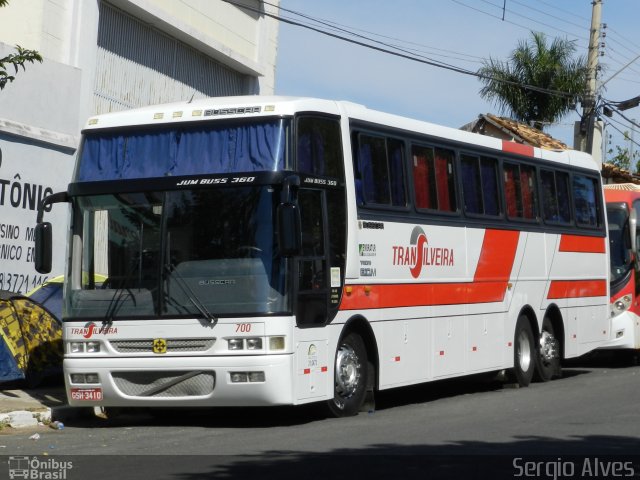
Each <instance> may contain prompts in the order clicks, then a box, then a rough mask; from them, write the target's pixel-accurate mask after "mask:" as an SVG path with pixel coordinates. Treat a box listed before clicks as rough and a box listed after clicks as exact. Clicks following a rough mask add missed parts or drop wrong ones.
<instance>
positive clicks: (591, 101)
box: [576, 0, 602, 153]
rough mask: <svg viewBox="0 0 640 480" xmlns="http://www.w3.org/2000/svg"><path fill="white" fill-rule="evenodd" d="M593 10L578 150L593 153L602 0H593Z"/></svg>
mask: <svg viewBox="0 0 640 480" xmlns="http://www.w3.org/2000/svg"><path fill="white" fill-rule="evenodd" d="M591 5H592V6H593V8H592V10H591V31H590V35H589V55H588V57H587V70H588V72H587V91H586V94H585V97H584V98H583V99H582V120H581V122H580V131H579V135H578V139H579V144H578V145H576V147H577V148H578V150H581V151H583V152H588V153H592V149H593V130H594V127H595V120H596V79H597V74H598V57H599V55H600V51H599V46H600V20H601V18H602V0H593V1H592V2H591Z"/></svg>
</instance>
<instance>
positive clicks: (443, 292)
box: [340, 230, 520, 310]
mask: <svg viewBox="0 0 640 480" xmlns="http://www.w3.org/2000/svg"><path fill="white" fill-rule="evenodd" d="M519 236H520V233H519V232H517V231H511V230H486V231H485V235H484V240H483V242H482V250H481V252H480V258H479V259H478V266H477V267H476V273H475V276H474V278H473V282H460V283H402V284H382V285H350V286H348V287H345V289H346V288H348V289H349V290H350V292H347V291H345V292H344V293H343V295H342V302H341V305H340V309H341V310H361V309H370V308H394V307H417V306H435V305H464V304H475V303H492V302H501V301H502V300H504V296H505V293H506V289H507V282H508V280H509V276H510V275H511V270H512V269H513V262H514V260H515V256H516V250H517V248H518V239H519Z"/></svg>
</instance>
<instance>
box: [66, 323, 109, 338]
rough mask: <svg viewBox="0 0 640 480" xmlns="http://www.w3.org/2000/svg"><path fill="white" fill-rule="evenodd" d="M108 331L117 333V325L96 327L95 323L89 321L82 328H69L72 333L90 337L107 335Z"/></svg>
mask: <svg viewBox="0 0 640 480" xmlns="http://www.w3.org/2000/svg"><path fill="white" fill-rule="evenodd" d="M108 333H118V327H111V326H105V327H98V326H97V325H96V324H95V323H93V322H89V323H87V324H86V325H85V326H84V327H82V328H77V327H74V328H72V329H71V334H72V335H82V336H83V337H84V338H91V337H92V336H93V335H100V334H102V335H107V334H108Z"/></svg>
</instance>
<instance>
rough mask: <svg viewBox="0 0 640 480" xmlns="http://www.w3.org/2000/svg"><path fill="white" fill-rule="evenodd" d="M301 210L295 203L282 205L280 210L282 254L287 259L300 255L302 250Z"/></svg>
mask: <svg viewBox="0 0 640 480" xmlns="http://www.w3.org/2000/svg"><path fill="white" fill-rule="evenodd" d="M301 232H302V229H301V221H300V209H299V208H298V206H297V205H296V204H294V203H282V204H280V208H279V209H278V237H279V240H280V245H279V246H280V253H281V254H282V255H283V256H285V257H292V256H294V255H298V254H300V250H301V248H302V233H301Z"/></svg>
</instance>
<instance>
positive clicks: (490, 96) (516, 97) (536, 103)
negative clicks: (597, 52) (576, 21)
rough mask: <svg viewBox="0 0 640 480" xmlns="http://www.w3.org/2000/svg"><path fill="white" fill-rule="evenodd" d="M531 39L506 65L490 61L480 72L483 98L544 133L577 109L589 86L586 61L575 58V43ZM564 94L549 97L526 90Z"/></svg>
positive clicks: (537, 34) (535, 35)
mask: <svg viewBox="0 0 640 480" xmlns="http://www.w3.org/2000/svg"><path fill="white" fill-rule="evenodd" d="M531 37H532V38H531V39H529V40H528V41H524V40H520V41H519V42H518V47H517V48H516V49H515V50H514V51H513V52H511V55H510V57H509V59H508V60H507V61H505V62H503V61H500V60H494V59H493V58H489V60H485V61H484V62H483V66H482V67H481V68H480V69H479V70H478V74H480V75H481V77H480V81H481V82H482V83H484V86H483V87H482V88H481V89H480V96H481V97H482V98H484V99H486V100H490V101H493V102H495V103H496V104H497V105H498V106H499V108H500V109H501V110H502V112H503V113H507V114H509V115H510V116H511V117H512V118H514V119H515V120H518V121H521V122H524V123H527V124H529V125H532V126H534V127H535V128H537V129H539V130H542V129H543V125H544V124H545V123H555V122H557V121H558V120H560V119H561V118H562V117H563V116H565V115H566V114H567V113H569V111H571V109H573V108H574V106H575V103H576V98H577V97H579V96H581V95H582V94H583V93H584V92H585V90H586V85H587V68H586V59H585V58H584V57H578V58H574V53H575V50H576V46H575V42H573V41H569V40H566V39H558V38H556V39H554V40H553V41H552V42H551V44H550V45H549V44H548V43H547V38H546V37H545V35H544V34H543V33H540V32H531ZM525 85H527V86H533V87H537V88H541V89H545V90H552V91H556V92H563V93H564V95H563V94H550V93H546V92H541V91H537V90H534V89H530V88H525V87H524V86H525Z"/></svg>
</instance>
